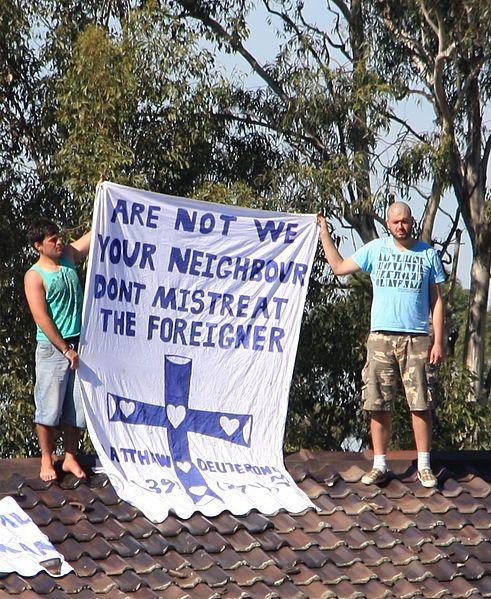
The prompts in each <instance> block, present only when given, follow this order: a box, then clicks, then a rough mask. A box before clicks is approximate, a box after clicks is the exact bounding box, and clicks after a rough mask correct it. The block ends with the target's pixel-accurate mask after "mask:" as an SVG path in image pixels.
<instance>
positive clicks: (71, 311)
mask: <svg viewBox="0 0 491 599" xmlns="http://www.w3.org/2000/svg"><path fill="white" fill-rule="evenodd" d="M31 270H35V271H36V272H37V273H39V274H40V275H41V278H42V279H43V282H44V287H45V289H46V304H47V306H48V314H49V315H50V317H51V320H52V321H53V322H54V323H55V325H56V328H57V329H58V331H59V332H60V335H61V336H62V337H63V339H68V338H70V337H76V336H77V335H79V334H80V324H81V320H82V301H83V295H82V288H81V286H80V281H79V279H78V275H77V271H76V269H75V265H74V264H73V263H72V262H70V261H69V260H67V259H66V258H61V260H60V270H57V271H55V272H52V271H49V270H44V269H43V268H40V267H39V266H37V265H36V264H35V265H34V266H31ZM36 340H37V341H49V339H48V338H47V337H46V335H45V334H44V333H43V331H42V330H41V328H40V327H39V326H37V333H36Z"/></svg>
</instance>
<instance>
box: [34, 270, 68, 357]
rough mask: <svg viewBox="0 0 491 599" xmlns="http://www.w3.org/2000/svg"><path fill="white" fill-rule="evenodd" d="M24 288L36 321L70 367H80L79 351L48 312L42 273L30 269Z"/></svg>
mask: <svg viewBox="0 0 491 599" xmlns="http://www.w3.org/2000/svg"><path fill="white" fill-rule="evenodd" d="M24 290H25V294H26V298H27V303H28V304H29V309H30V311H31V314H32V317H33V319H34V322H35V323H36V324H37V325H38V326H39V327H40V329H41V330H42V331H43V333H44V334H45V335H46V337H47V338H48V339H49V340H50V341H51V343H52V344H53V345H54V346H55V347H56V348H57V349H58V350H59V351H60V352H61V353H62V354H63V355H64V356H65V357H66V359H67V360H69V362H70V368H72V369H75V368H78V353H77V351H76V350H75V349H72V348H71V347H70V345H69V344H68V343H67V342H66V341H65V340H64V339H63V337H62V336H61V335H60V332H59V331H58V329H57V328H56V325H55V323H54V322H53V320H52V319H51V317H50V315H49V313H48V306H47V304H46V291H45V289H44V285H43V281H42V279H41V277H40V275H39V274H38V273H37V272H35V271H34V270H28V271H27V272H26V274H25V277H24Z"/></svg>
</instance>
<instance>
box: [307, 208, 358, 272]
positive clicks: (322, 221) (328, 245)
mask: <svg viewBox="0 0 491 599" xmlns="http://www.w3.org/2000/svg"><path fill="white" fill-rule="evenodd" d="M317 224H318V225H319V227H320V238H321V243H322V248H323V250H324V254H325V256H326V260H327V261H328V263H329V266H330V267H331V268H332V272H333V273H334V274H335V275H350V274H353V273H355V272H358V271H359V270H360V267H359V266H358V264H357V263H356V262H355V261H354V260H353V259H352V258H343V257H342V256H341V254H340V253H339V252H338V249H337V247H336V246H335V245H334V241H333V240H332V237H331V235H330V233H329V230H328V228H327V223H326V218H325V216H324V215H323V214H322V213H320V212H319V213H318V214H317Z"/></svg>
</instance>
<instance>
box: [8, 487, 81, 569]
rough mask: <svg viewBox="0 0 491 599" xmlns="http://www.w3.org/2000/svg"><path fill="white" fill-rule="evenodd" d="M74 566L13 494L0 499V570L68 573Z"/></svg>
mask: <svg viewBox="0 0 491 599" xmlns="http://www.w3.org/2000/svg"><path fill="white" fill-rule="evenodd" d="M45 566H46V567H45ZM72 569H73V568H72V567H71V566H70V565H69V564H67V562H66V561H65V558H64V557H63V555H61V553H58V551H56V549H55V548H54V547H53V545H52V544H51V542H50V540H49V539H48V537H47V536H46V535H45V534H43V533H42V532H41V531H40V530H39V528H38V527H37V526H36V524H34V522H33V521H32V520H31V518H29V516H28V515H27V514H26V513H25V512H24V510H23V509H22V508H20V507H19V505H18V504H17V502H16V501H15V500H14V499H13V498H12V497H4V498H3V499H2V500H0V572H4V573H6V572H17V574H20V575H21V576H34V575H36V574H37V573H38V572H41V570H44V571H45V572H47V573H48V574H50V575H51V576H65V574H68V573H69V572H71V571H72Z"/></svg>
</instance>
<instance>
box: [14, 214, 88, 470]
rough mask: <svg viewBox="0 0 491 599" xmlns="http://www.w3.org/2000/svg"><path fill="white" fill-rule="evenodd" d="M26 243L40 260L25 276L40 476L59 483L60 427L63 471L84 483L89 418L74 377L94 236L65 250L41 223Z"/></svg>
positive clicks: (55, 234)
mask: <svg viewBox="0 0 491 599" xmlns="http://www.w3.org/2000/svg"><path fill="white" fill-rule="evenodd" d="M27 239H28V242H29V244H30V245H31V246H32V247H33V248H34V249H35V250H36V251H37V253H38V255H39V258H38V260H37V262H36V263H35V264H34V265H33V266H32V267H31V268H30V269H29V270H28V271H27V272H26V274H25V277H24V290H25V294H26V298H27V302H28V304H29V309H30V311H31V314H32V316H33V319H34V322H35V323H36V328H37V333H36V340H37V347H36V383H35V387H34V400H35V404H36V414H35V418H34V422H35V424H36V433H37V436H38V441H39V448H40V451H41V468H40V473H39V475H40V477H41V479H42V480H44V481H50V480H54V479H56V471H55V468H54V463H53V450H54V441H55V432H56V429H57V428H58V427H61V429H62V430H63V442H64V449H65V457H64V460H63V464H62V469H63V471H64V472H70V473H72V474H74V475H75V476H76V477H77V478H85V473H84V471H83V469H82V468H81V466H80V464H79V463H78V461H77V457H76V454H77V449H78V444H79V441H80V435H81V432H82V429H83V428H85V418H84V412H83V407H82V401H81V397H80V387H79V384H78V380H76V378H75V371H76V369H77V368H78V364H79V357H78V352H77V346H78V337H79V335H80V324H81V314H82V289H81V287H80V282H79V279H78V275H77V272H76V268H75V265H76V263H77V262H79V261H80V260H82V259H83V258H85V257H86V256H87V254H88V252H89V247H90V239H91V233H90V232H89V233H86V234H85V235H83V236H82V237H81V238H80V239H78V240H77V241H73V242H72V243H70V244H67V245H64V244H63V242H62V240H61V238H60V232H59V229H58V227H57V225H55V224H54V223H53V222H51V221H49V220H47V219H40V220H39V221H37V222H35V223H33V224H32V225H31V226H30V228H29V231H28V233H27Z"/></svg>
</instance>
